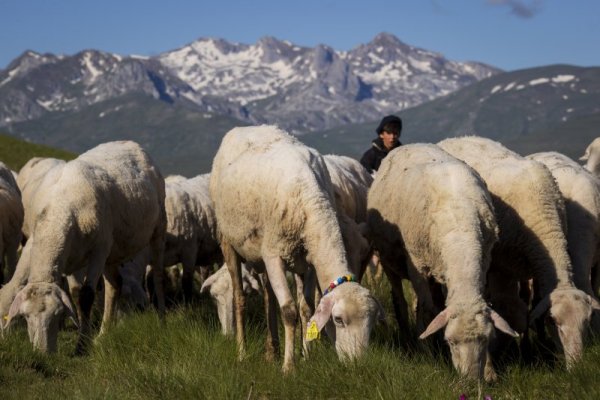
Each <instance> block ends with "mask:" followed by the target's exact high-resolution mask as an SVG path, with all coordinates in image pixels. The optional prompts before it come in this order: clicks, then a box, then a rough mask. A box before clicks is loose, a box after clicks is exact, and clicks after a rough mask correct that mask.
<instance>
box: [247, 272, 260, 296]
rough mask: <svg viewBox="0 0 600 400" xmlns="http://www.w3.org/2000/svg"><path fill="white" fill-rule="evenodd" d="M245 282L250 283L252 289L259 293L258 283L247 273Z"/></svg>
mask: <svg viewBox="0 0 600 400" xmlns="http://www.w3.org/2000/svg"><path fill="white" fill-rule="evenodd" d="M246 280H247V281H248V283H250V286H251V287H252V289H254V290H255V291H257V292H259V293H260V283H258V280H257V279H256V278H255V277H253V276H252V274H251V273H250V272H248V274H247V275H246Z"/></svg>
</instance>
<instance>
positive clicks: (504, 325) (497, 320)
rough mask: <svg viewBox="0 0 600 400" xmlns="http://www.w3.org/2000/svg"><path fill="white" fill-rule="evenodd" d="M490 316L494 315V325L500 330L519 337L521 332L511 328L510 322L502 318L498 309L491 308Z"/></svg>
mask: <svg viewBox="0 0 600 400" xmlns="http://www.w3.org/2000/svg"><path fill="white" fill-rule="evenodd" d="M490 316H491V317H492V322H494V326H495V327H496V328H498V329H499V330H500V331H502V332H504V333H506V334H508V335H510V336H513V337H519V334H518V333H517V332H516V331H515V330H514V329H513V328H511V327H510V325H509V324H508V322H506V320H505V319H504V318H502V317H501V316H500V314H498V313H497V312H496V311H494V310H491V312H490Z"/></svg>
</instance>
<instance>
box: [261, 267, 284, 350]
mask: <svg viewBox="0 0 600 400" xmlns="http://www.w3.org/2000/svg"><path fill="white" fill-rule="evenodd" d="M259 276H260V281H261V284H262V287H263V301H264V307H265V315H266V317H267V332H268V334H267V340H266V343H265V358H266V359H267V361H274V360H275V359H276V358H278V357H279V332H278V327H277V310H276V307H277V304H276V303H275V300H276V299H275V293H273V288H272V287H271V283H270V282H269V278H268V277H267V274H266V273H262V274H260V275H259Z"/></svg>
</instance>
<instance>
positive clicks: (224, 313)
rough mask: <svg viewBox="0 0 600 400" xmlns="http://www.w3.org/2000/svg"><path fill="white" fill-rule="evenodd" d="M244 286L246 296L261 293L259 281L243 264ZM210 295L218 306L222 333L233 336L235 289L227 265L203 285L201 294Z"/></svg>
mask: <svg viewBox="0 0 600 400" xmlns="http://www.w3.org/2000/svg"><path fill="white" fill-rule="evenodd" d="M242 284H243V290H244V293H245V294H247V295H248V294H250V293H251V292H252V291H255V292H261V290H262V289H261V287H260V284H259V283H258V280H256V278H255V277H254V276H252V274H251V273H250V271H248V268H246V266H245V265H244V264H242ZM206 292H208V293H210V295H211V296H212V298H213V300H214V302H215V304H216V306H217V315H218V317H219V322H220V323H221V332H222V333H223V335H231V334H233V332H234V330H235V328H234V314H233V288H232V287H231V275H230V274H229V269H228V268H227V265H225V264H224V265H223V266H222V267H221V268H219V269H218V270H217V271H216V272H215V273H214V274H212V275H210V276H209V277H208V278H206V280H205V281H204V282H203V283H202V287H201V288H200V293H206Z"/></svg>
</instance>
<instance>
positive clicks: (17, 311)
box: [3, 289, 25, 329]
mask: <svg viewBox="0 0 600 400" xmlns="http://www.w3.org/2000/svg"><path fill="white" fill-rule="evenodd" d="M24 301H25V292H23V289H21V290H19V292H18V293H17V295H16V296H15V298H14V300H13V302H12V304H11V305H10V308H9V310H8V314H7V315H5V316H4V317H3V319H4V321H3V322H4V324H3V328H4V329H6V328H8V326H9V325H10V323H11V321H12V319H13V318H14V317H16V316H18V315H21V305H22V304H23V302H24Z"/></svg>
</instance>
